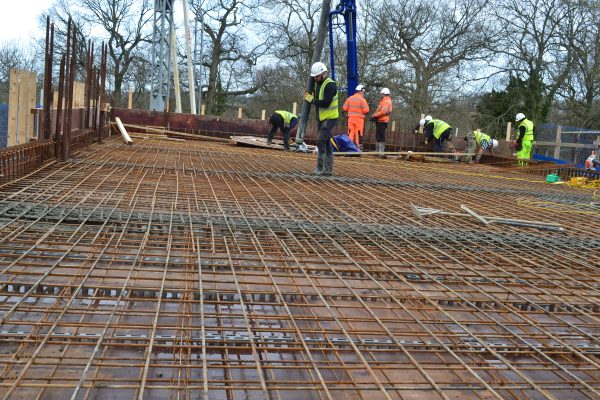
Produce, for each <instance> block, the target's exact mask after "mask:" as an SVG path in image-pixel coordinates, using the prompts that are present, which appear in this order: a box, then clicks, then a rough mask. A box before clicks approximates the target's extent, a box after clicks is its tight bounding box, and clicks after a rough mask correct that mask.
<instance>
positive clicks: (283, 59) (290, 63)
mask: <svg viewBox="0 0 600 400" xmlns="http://www.w3.org/2000/svg"><path fill="white" fill-rule="evenodd" d="M321 9H322V1H319V0H268V1H267V2H266V4H265V10H266V12H265V13H264V15H265V16H266V17H265V18H263V23H264V25H265V27H266V30H267V31H268V32H269V34H270V35H271V36H272V37H275V38H277V41H276V42H275V44H274V46H273V48H272V49H271V56H272V57H275V58H276V59H278V60H279V62H280V63H281V64H282V65H284V66H286V67H289V68H287V70H288V71H289V72H293V75H292V76H291V78H292V79H304V77H305V76H306V74H307V72H308V68H309V67H310V61H311V57H312V54H313V52H314V48H315V44H316V38H317V30H318V28H319V18H320V14H321ZM269 10H277V11H278V12H277V13H276V15H273V14H274V13H273V12H272V11H270V12H269ZM267 17H268V18H267Z"/></svg>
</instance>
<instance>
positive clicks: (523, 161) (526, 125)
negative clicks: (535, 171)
mask: <svg viewBox="0 0 600 400" xmlns="http://www.w3.org/2000/svg"><path fill="white" fill-rule="evenodd" d="M515 121H517V124H518V125H517V141H516V144H515V148H516V149H517V165H518V166H520V167H524V166H527V164H528V162H529V158H530V157H531V147H532V146H533V122H531V121H530V120H528V119H527V118H525V114H523V113H518V114H517V115H516V116H515Z"/></svg>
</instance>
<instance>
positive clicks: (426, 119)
mask: <svg viewBox="0 0 600 400" xmlns="http://www.w3.org/2000/svg"><path fill="white" fill-rule="evenodd" d="M432 119H433V117H432V116H431V115H428V116H426V117H425V121H427V122H429V121H431V120H432Z"/></svg>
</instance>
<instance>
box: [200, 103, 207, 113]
mask: <svg viewBox="0 0 600 400" xmlns="http://www.w3.org/2000/svg"><path fill="white" fill-rule="evenodd" d="M204 111H206V105H204V104H202V107H201V110H200V115H204Z"/></svg>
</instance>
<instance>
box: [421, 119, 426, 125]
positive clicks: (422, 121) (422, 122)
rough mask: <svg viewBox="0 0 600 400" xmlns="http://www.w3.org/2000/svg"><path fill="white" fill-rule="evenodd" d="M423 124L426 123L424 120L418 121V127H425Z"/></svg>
mask: <svg viewBox="0 0 600 400" xmlns="http://www.w3.org/2000/svg"><path fill="white" fill-rule="evenodd" d="M425 122H427V121H425V120H424V119H422V120H420V121H419V125H421V126H425Z"/></svg>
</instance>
